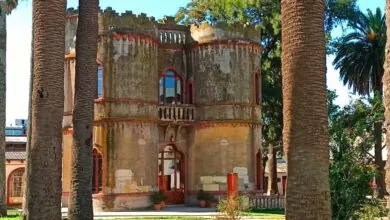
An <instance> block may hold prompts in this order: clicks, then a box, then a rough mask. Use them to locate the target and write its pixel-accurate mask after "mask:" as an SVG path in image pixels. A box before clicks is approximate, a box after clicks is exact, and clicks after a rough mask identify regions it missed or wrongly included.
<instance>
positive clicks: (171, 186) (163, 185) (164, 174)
mask: <svg viewBox="0 0 390 220" xmlns="http://www.w3.org/2000/svg"><path fill="white" fill-rule="evenodd" d="M184 177H185V174H184V156H183V154H182V153H181V152H179V151H177V150H176V148H175V147H174V146H172V145H167V146H166V147H164V150H163V151H161V152H160V153H159V154H158V186H159V189H160V190H164V191H165V193H166V195H167V204H182V203H184Z"/></svg>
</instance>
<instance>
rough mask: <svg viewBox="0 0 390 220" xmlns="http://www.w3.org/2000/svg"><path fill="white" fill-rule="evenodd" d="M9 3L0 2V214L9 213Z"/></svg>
mask: <svg viewBox="0 0 390 220" xmlns="http://www.w3.org/2000/svg"><path fill="white" fill-rule="evenodd" d="M6 9H7V3H6V1H2V2H0V216H6V215H7V206H6V199H5V189H6V181H5V180H6V177H5V130H4V129H5V114H6V110H5V109H6V62H7V60H6V53H7V52H6V51H7V22H6V20H7V15H6Z"/></svg>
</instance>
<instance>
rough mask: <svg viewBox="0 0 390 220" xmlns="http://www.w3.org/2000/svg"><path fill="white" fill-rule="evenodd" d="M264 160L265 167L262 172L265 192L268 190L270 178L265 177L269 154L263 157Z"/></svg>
mask: <svg viewBox="0 0 390 220" xmlns="http://www.w3.org/2000/svg"><path fill="white" fill-rule="evenodd" d="M262 162H263V167H264V169H263V172H262V175H263V183H262V184H263V189H262V190H263V192H265V191H266V190H267V191H268V179H267V178H265V174H266V172H265V168H266V167H267V162H268V156H267V155H266V156H264V157H263V159H262Z"/></svg>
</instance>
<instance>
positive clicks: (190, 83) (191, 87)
mask: <svg viewBox="0 0 390 220" xmlns="http://www.w3.org/2000/svg"><path fill="white" fill-rule="evenodd" d="M192 90H193V86H192V82H189V83H188V104H194V103H193V102H194V100H193V93H192Z"/></svg>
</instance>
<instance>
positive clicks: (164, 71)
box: [157, 67, 186, 104]
mask: <svg viewBox="0 0 390 220" xmlns="http://www.w3.org/2000/svg"><path fill="white" fill-rule="evenodd" d="M169 71H172V72H173V73H174V76H166V75H165V73H166V72H169ZM159 75H160V76H159V78H158V90H157V91H158V103H160V80H161V78H164V77H167V78H168V77H172V78H175V95H176V94H177V91H176V88H177V86H176V84H177V78H179V80H180V89H181V97H182V100H181V102H182V103H183V104H184V103H186V98H185V97H186V87H185V86H184V85H185V82H184V78H183V76H182V75H181V74H180V73H178V72H177V71H176V68H174V67H166V68H164V69H163V70H162V71H161V72H160V73H159ZM163 83H164V84H163V88H164V90H163V93H164V97H165V95H166V94H165V81H164V82H163Z"/></svg>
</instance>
